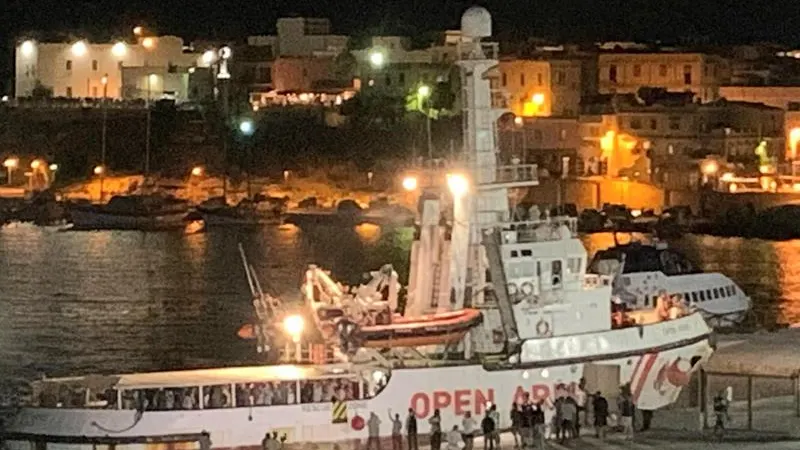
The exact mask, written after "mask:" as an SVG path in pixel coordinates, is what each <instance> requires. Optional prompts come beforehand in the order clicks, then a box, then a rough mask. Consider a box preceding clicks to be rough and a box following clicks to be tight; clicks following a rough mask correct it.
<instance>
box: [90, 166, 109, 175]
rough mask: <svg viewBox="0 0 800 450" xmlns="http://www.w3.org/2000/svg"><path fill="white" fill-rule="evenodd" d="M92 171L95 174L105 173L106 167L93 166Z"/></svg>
mask: <svg viewBox="0 0 800 450" xmlns="http://www.w3.org/2000/svg"><path fill="white" fill-rule="evenodd" d="M92 172H94V174H95V175H102V174H104V173H106V168H105V167H104V166H94V169H93V170H92Z"/></svg>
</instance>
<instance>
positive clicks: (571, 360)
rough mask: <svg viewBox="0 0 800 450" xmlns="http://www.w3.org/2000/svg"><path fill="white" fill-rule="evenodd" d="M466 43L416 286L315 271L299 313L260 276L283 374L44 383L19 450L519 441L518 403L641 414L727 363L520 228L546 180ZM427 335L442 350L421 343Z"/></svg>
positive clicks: (265, 332) (264, 370)
mask: <svg viewBox="0 0 800 450" xmlns="http://www.w3.org/2000/svg"><path fill="white" fill-rule="evenodd" d="M461 30H462V41H461V42H460V43H459V44H458V49H457V51H458V55H459V57H458V61H457V65H458V67H459V69H460V71H461V76H460V80H461V83H462V86H461V87H462V104H463V107H464V118H465V120H464V150H463V152H462V155H461V158H460V159H459V160H458V161H455V162H453V163H452V164H451V165H449V166H448V167H447V168H446V173H442V172H441V170H440V169H435V170H434V169H431V170H429V171H428V170H423V169H419V171H417V172H416V176H418V177H419V178H420V179H422V178H425V179H427V180H429V181H430V182H429V183H428V182H426V183H420V185H423V184H424V185H425V186H428V187H429V189H430V191H428V192H427V193H426V195H422V196H421V198H420V208H419V213H420V215H419V217H420V219H419V225H418V226H419V228H418V230H417V232H416V236H415V240H414V242H413V244H412V247H411V256H410V271H409V274H408V284H407V286H405V287H401V286H399V282H398V281H397V279H396V276H395V272H394V271H393V270H390V269H389V268H388V267H384V268H383V269H381V270H379V271H378V272H380V273H379V274H378V275H377V276H376V277H373V279H372V281H375V280H376V279H377V282H372V281H371V282H367V283H366V284H363V285H360V286H352V287H347V286H344V285H341V284H340V283H337V282H335V281H334V280H333V278H332V277H330V276H327V277H322V276H319V275H320V270H321V269H319V268H316V267H309V270H308V271H306V278H305V280H304V282H303V284H302V286H301V290H305V291H306V292H304V293H303V295H304V298H305V302H304V303H302V304H301V305H299V306H300V308H301V309H300V310H298V311H293V310H292V309H291V308H292V307H293V306H296V305H292V304H290V303H289V302H282V301H281V300H279V299H278V298H276V297H274V296H272V295H270V294H265V293H262V292H261V289H260V285H259V283H258V281H257V277H255V276H254V270H253V269H252V267H246V269H247V271H246V272H247V274H248V282H249V283H250V286H251V291H252V292H254V293H255V294H254V296H253V299H252V301H253V304H254V307H255V309H256V316H257V317H258V318H259V319H260V321H259V322H257V323H256V324H255V327H254V329H253V333H254V334H255V335H256V338H257V349H258V350H261V351H262V352H275V350H280V351H277V352H275V353H278V354H279V355H281V357H280V359H281V361H280V363H279V364H275V365H262V366H251V367H223V368H217V369H202V370H183V371H172V372H153V373H136V374H122V375H97V374H94V375H87V376H79V377H71V378H58V379H55V378H54V379H43V380H38V381H36V382H34V383H33V384H32V387H33V395H32V396H31V398H30V402H29V404H28V405H25V406H22V407H21V408H19V409H18V410H17V412H16V414H15V415H14V416H13V417H12V418H11V419H10V420H9V422H8V423H7V424H6V427H5V430H4V431H3V435H2V438H3V440H4V441H5V446H6V447H7V448H8V449H12V450H16V449H25V450H29V449H30V448H31V446H32V445H35V446H36V447H37V448H43V449H44V448H47V446H55V445H61V444H69V447H70V448H71V449H75V450H79V449H80V450H90V449H96V448H97V446H108V448H111V447H115V446H120V445H124V446H125V447H126V448H132V449H133V448H135V449H137V450H138V449H142V450H144V449H147V450H154V449H164V450H166V449H172V448H184V449H203V450H206V449H234V448H238V449H244V448H246V449H253V450H256V449H260V448H262V443H264V442H266V443H268V440H269V439H272V438H274V439H278V440H280V441H282V443H283V444H282V447H283V448H285V449H292V450H294V449H298V450H300V449H304V450H305V449H320V448H325V449H332V448H337V447H338V448H362V447H363V445H364V442H365V440H366V439H367V437H368V430H367V428H368V427H367V426H366V424H367V423H368V422H371V423H373V424H375V423H376V422H375V421H376V420H377V421H382V422H383V423H382V424H380V425H379V426H378V432H379V437H380V439H381V440H384V441H385V442H382V443H381V445H386V446H388V445H389V442H388V441H389V440H390V439H391V432H392V426H391V423H390V421H389V419H390V416H391V418H392V419H394V418H395V417H398V418H399V420H405V419H406V417H407V415H413V416H414V417H416V418H418V419H419V422H418V438H419V443H420V445H424V444H425V442H426V441H427V440H428V438H429V436H430V434H431V427H430V425H429V423H428V421H427V420H425V419H427V418H429V417H431V415H432V414H433V413H434V412H435V411H438V412H439V413H440V417H441V423H442V429H445V430H446V429H450V427H452V426H453V425H455V424H459V423H461V419H462V416H463V415H465V414H466V413H467V412H469V413H472V414H474V415H476V416H480V415H483V414H484V413H485V412H486V411H487V409H488V408H490V407H491V406H496V407H497V408H498V409H499V411H500V413H501V414H500V415H501V423H500V424H499V427H500V428H505V427H508V426H509V425H510V424H508V423H507V420H506V419H505V418H507V417H508V408H510V406H511V404H512V402H514V401H517V402H521V401H527V400H532V401H537V402H543V403H544V404H545V406H546V408H545V410H546V414H547V416H548V419H552V416H553V409H552V404H553V401H554V400H555V398H556V397H558V396H562V395H565V394H566V393H569V392H575V391H576V390H577V389H580V388H581V386H583V387H584V388H585V389H586V390H587V391H588V390H591V391H602V392H603V393H604V394H605V395H606V396H607V397H608V398H609V400H610V401H609V403H610V404H611V405H614V404H615V402H614V399H615V398H616V395H617V393H619V392H620V388H621V387H624V388H625V389H627V390H629V391H630V393H631V395H632V396H633V399H634V401H635V403H636V404H637V406H638V407H639V408H641V409H646V410H652V409H657V408H661V407H664V406H667V405H669V404H671V403H673V402H675V400H676V399H677V397H678V395H679V394H680V392H681V390H682V389H683V388H684V387H685V386H686V385H687V383H688V382H689V380H690V378H691V375H692V373H694V372H695V371H696V370H698V369H699V368H700V367H701V366H702V365H703V364H704V362H706V361H707V360H708V358H709V357H710V355H711V354H712V352H713V347H712V345H711V342H710V339H711V337H712V330H711V328H709V326H708V325H707V323H706V322H705V320H704V319H703V317H702V316H701V315H700V314H698V313H690V312H688V311H687V313H686V314H680V315H677V316H676V317H675V318H670V319H668V320H663V319H662V318H660V317H659V315H658V314H656V312H655V311H651V310H647V309H643V310H637V311H631V312H629V313H626V314H628V317H627V320H625V321H622V322H621V323H622V325H615V323H616V322H613V323H612V313H611V297H612V283H613V280H612V278H611V277H608V276H601V275H592V274H587V273H586V267H587V265H588V255H587V253H586V249H585V248H584V246H583V245H582V243H581V241H580V240H579V239H578V235H577V223H576V220H575V219H574V218H568V217H546V218H544V219H536V220H529V221H523V222H520V221H513V220H512V217H513V215H512V214H511V211H512V210H513V208H511V207H510V205H509V191H510V190H514V189H525V188H528V187H530V186H535V185H536V184H537V183H538V178H537V173H538V171H537V168H536V166H535V165H522V164H514V165H510V166H504V165H502V164H500V163H499V162H498V160H497V154H496V148H495V135H494V128H495V122H496V120H497V119H498V118H499V117H500V115H501V114H503V113H504V112H506V111H505V110H504V109H503V108H501V107H499V106H496V105H497V104H496V103H495V102H494V99H495V96H494V94H495V91H494V90H493V88H492V84H493V82H492V80H491V78H492V77H493V76H495V75H496V74H495V73H494V71H493V69H494V68H495V67H496V66H497V64H498V56H497V55H498V46H497V44H496V43H494V42H489V41H488V38H489V37H490V36H491V35H492V31H491V16H490V15H489V13H488V11H486V10H485V9H484V8H481V7H472V8H469V9H468V10H467V11H466V12H465V13H464V15H463V16H462V19H461ZM495 83H496V82H495ZM495 85H499V84H495ZM312 269H313V270H312ZM321 271H322V273H325V272H324V270H321ZM328 281H330V282H331V283H333V285H331V286H325V284H327V283H328ZM334 288H335V289H334ZM477 316H479V317H480V319H479V320H472V319H470V318H471V317H477ZM448 321H449V323H448ZM432 322H434V323H436V324H437V326H435V327H431V326H430V325H431V323H432ZM375 327H384V328H382V329H376V328H375ZM409 328H411V329H413V330H412V331H413V333H406V332H405V331H403V330H407V329H409ZM379 331H380V332H379ZM387 331H391V332H388V333H386V332H387ZM426 332H431V333H432V334H435V335H437V339H431V340H424V341H420V342H417V343H415V342H410V341H407V340H405V338H406V337H408V336H413V335H414V334H416V335H418V336H423V335H424V333H426ZM381 333H383V334H381ZM396 340H400V341H401V342H402V345H394V342H395V341H396ZM369 342H374V343H376V344H375V345H370V344H369ZM281 349H282V350H281ZM548 423H549V420H548ZM267 435H269V437H267ZM264 445H266V444H264Z"/></svg>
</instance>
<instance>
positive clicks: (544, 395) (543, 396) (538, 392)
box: [531, 384, 550, 402]
mask: <svg viewBox="0 0 800 450" xmlns="http://www.w3.org/2000/svg"><path fill="white" fill-rule="evenodd" d="M531 398H532V400H533V401H535V402H538V401H544V400H547V399H549V398H550V387H549V386H548V385H546V384H534V385H533V386H531Z"/></svg>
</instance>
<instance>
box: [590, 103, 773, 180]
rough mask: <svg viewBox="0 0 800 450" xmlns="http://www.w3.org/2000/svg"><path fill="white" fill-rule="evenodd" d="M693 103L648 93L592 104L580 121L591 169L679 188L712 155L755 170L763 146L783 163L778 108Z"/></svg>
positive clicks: (695, 174)
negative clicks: (757, 153)
mask: <svg viewBox="0 0 800 450" xmlns="http://www.w3.org/2000/svg"><path fill="white" fill-rule="evenodd" d="M692 97H693V94H691V93H668V92H665V91H663V90H645V91H643V92H640V94H639V95H633V94H620V95H605V96H599V98H598V99H594V100H593V101H591V102H590V103H591V104H590V105H587V107H586V108H585V110H584V112H585V114H584V115H583V116H581V122H582V126H581V133H582V138H583V144H582V150H583V151H582V154H583V155H586V156H588V158H587V160H586V161H585V165H586V167H587V168H588V170H590V171H594V172H599V173H605V174H608V175H610V176H613V177H616V176H626V177H629V178H632V179H639V180H646V181H655V182H660V183H669V184H671V185H674V186H678V185H680V184H686V183H688V184H692V183H696V182H697V175H698V171H697V167H698V163H699V161H701V160H703V159H704V158H706V157H708V156H709V155H714V156H717V157H719V158H720V159H722V160H726V161H728V162H730V163H737V164H742V165H752V164H755V163H756V161H755V153H754V151H755V149H756V147H758V146H759V144H761V143H762V142H763V143H764V145H765V146H766V147H767V149H768V151H769V153H770V154H771V155H772V156H775V157H778V158H782V157H783V148H784V131H783V127H784V117H783V115H784V112H783V111H782V110H781V109H779V108H773V107H770V106H766V105H763V104H759V103H746V102H729V101H725V100H718V101H715V102H712V103H708V104H698V103H696V102H694V101H693V100H692Z"/></svg>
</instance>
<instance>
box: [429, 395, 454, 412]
mask: <svg viewBox="0 0 800 450" xmlns="http://www.w3.org/2000/svg"><path fill="white" fill-rule="evenodd" d="M452 400H453V398H452V397H451V396H450V393H449V392H446V391H435V392H434V393H433V409H434V410H436V409H445V408H447V407H448V406H450V402H451V401H452Z"/></svg>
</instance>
